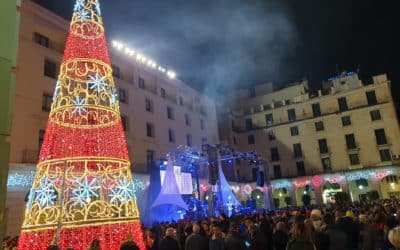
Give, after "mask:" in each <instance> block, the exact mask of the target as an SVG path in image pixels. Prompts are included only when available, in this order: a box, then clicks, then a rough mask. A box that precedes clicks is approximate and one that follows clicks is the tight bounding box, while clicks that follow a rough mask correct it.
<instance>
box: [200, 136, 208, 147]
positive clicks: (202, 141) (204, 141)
mask: <svg viewBox="0 0 400 250" xmlns="http://www.w3.org/2000/svg"><path fill="white" fill-rule="evenodd" d="M206 143H207V138H205V137H203V138H201V145H205V144H206Z"/></svg>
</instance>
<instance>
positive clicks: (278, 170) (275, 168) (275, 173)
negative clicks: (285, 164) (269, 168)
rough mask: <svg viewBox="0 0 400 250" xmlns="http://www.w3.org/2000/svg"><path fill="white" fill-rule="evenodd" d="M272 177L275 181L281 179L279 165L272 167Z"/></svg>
mask: <svg viewBox="0 0 400 250" xmlns="http://www.w3.org/2000/svg"><path fill="white" fill-rule="evenodd" d="M274 177H275V179H279V178H282V172H281V165H279V164H277V165H274Z"/></svg>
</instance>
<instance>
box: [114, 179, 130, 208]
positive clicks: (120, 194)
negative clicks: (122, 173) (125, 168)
mask: <svg viewBox="0 0 400 250" xmlns="http://www.w3.org/2000/svg"><path fill="white" fill-rule="evenodd" d="M118 182H119V183H118V184H117V185H115V186H114V188H113V189H112V190H111V192H112V193H111V194H110V197H111V200H110V201H111V202H112V203H114V202H116V201H121V202H125V201H127V200H133V199H135V187H134V185H133V182H130V181H127V180H126V179H120V180H118Z"/></svg>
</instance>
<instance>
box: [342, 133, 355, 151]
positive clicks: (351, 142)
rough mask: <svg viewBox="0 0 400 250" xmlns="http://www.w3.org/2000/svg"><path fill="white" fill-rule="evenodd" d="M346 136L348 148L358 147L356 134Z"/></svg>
mask: <svg viewBox="0 0 400 250" xmlns="http://www.w3.org/2000/svg"><path fill="white" fill-rule="evenodd" d="M345 138H346V145H347V149H356V148H357V145H356V140H355V138H354V134H348V135H345Z"/></svg>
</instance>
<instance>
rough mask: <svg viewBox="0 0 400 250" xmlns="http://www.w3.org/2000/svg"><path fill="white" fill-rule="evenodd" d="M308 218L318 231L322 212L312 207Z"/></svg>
mask: <svg viewBox="0 0 400 250" xmlns="http://www.w3.org/2000/svg"><path fill="white" fill-rule="evenodd" d="M310 220H311V222H312V225H313V227H314V229H315V230H316V231H320V230H321V226H322V213H321V211H320V210H318V209H313V210H312V211H311V215H310Z"/></svg>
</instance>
